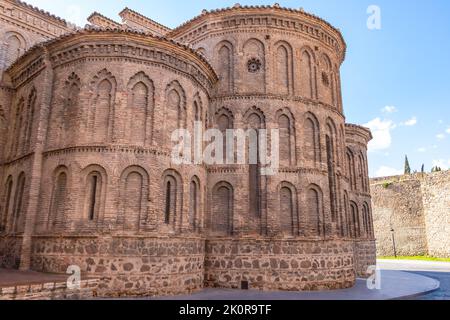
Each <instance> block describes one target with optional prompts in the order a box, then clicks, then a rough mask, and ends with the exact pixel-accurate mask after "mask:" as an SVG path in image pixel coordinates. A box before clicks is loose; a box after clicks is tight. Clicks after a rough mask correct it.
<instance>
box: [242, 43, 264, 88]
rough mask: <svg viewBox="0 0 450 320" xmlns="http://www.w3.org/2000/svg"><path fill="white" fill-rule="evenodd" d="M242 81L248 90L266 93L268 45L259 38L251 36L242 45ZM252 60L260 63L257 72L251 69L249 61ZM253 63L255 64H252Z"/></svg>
mask: <svg viewBox="0 0 450 320" xmlns="http://www.w3.org/2000/svg"><path fill="white" fill-rule="evenodd" d="M242 59H243V60H242V62H241V64H242V68H243V69H242V70H244V72H242V73H241V80H242V83H244V84H245V86H244V88H245V91H246V92H251V93H265V92H266V47H265V45H264V43H263V42H262V41H261V40H259V39H257V38H250V39H248V40H247V41H246V42H245V43H243V45H242ZM252 61H254V62H258V63H259V70H258V71H257V72H250V71H249V63H251V62H252ZM252 65H253V64H252Z"/></svg>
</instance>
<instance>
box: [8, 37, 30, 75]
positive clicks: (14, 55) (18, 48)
mask: <svg viewBox="0 0 450 320" xmlns="http://www.w3.org/2000/svg"><path fill="white" fill-rule="evenodd" d="M3 39H4V40H3V42H4V43H5V44H6V45H5V62H4V63H5V66H6V67H9V66H11V65H12V64H13V63H14V62H15V61H16V60H17V59H18V58H19V57H20V56H21V55H22V54H24V53H25V51H26V49H27V48H28V40H27V39H25V36H24V35H22V34H21V33H18V32H16V31H7V32H6V33H5V35H4V37H3Z"/></svg>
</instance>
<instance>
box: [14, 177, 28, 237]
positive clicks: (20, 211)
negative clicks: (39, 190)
mask: <svg viewBox="0 0 450 320" xmlns="http://www.w3.org/2000/svg"><path fill="white" fill-rule="evenodd" d="M24 191H25V173H23V172H22V173H21V174H20V175H19V178H18V179H17V187H16V192H15V195H14V207H13V217H12V228H11V229H12V231H13V232H14V233H16V232H21V231H22V229H23V225H22V222H23V221H24V203H23V200H24V199H23V197H24Z"/></svg>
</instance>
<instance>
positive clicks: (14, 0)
mask: <svg viewBox="0 0 450 320" xmlns="http://www.w3.org/2000/svg"><path fill="white" fill-rule="evenodd" d="M3 1H5V2H6V3H9V4H10V5H13V6H16V7H19V8H22V9H25V10H29V11H32V12H33V13H35V14H37V15H39V16H41V17H42V18H44V19H50V20H52V21H53V22H55V23H57V24H59V25H60V26H61V27H65V28H68V29H71V28H72V26H71V24H70V23H68V22H67V21H66V20H64V19H62V18H60V17H58V16H55V15H54V14H51V13H49V12H47V11H45V10H42V9H39V8H37V7H34V6H32V5H30V4H28V3H25V2H23V1H20V0H3Z"/></svg>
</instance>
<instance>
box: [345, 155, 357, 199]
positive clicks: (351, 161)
mask: <svg viewBox="0 0 450 320" xmlns="http://www.w3.org/2000/svg"><path fill="white" fill-rule="evenodd" d="M345 154H346V167H347V177H348V179H349V181H350V189H351V190H353V191H354V190H357V177H356V171H355V168H356V163H355V155H354V153H353V151H352V149H350V148H349V147H347V148H346V152H345Z"/></svg>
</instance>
